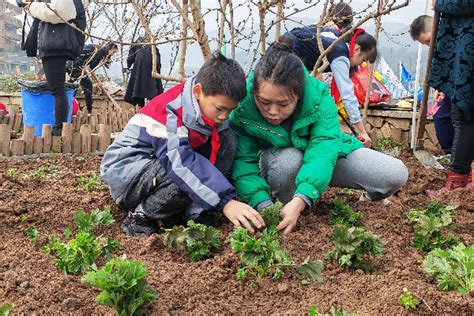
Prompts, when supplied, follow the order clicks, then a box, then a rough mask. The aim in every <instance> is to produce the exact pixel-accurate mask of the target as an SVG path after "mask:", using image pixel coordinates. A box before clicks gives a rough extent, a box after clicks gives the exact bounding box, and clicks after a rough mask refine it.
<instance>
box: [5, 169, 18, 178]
mask: <svg viewBox="0 0 474 316" xmlns="http://www.w3.org/2000/svg"><path fill="white" fill-rule="evenodd" d="M17 175H18V170H17V169H15V168H10V169H8V170H7V176H9V177H10V178H16V177H17Z"/></svg>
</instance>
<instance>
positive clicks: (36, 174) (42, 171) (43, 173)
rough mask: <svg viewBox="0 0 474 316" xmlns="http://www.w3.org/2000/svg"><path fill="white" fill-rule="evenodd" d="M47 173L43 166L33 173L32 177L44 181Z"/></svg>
mask: <svg viewBox="0 0 474 316" xmlns="http://www.w3.org/2000/svg"><path fill="white" fill-rule="evenodd" d="M46 171H47V170H46V167H43V166H41V167H39V168H38V169H36V170H35V171H33V173H32V176H33V177H35V178H36V179H43V178H44V177H45V176H46Z"/></svg>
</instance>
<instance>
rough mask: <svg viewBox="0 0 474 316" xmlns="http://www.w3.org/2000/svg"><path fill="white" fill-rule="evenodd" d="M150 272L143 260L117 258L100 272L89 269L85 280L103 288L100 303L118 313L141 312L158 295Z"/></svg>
mask: <svg viewBox="0 0 474 316" xmlns="http://www.w3.org/2000/svg"><path fill="white" fill-rule="evenodd" d="M148 274H149V273H148V271H147V269H146V268H145V266H144V265H143V263H141V262H140V261H135V260H127V259H125V258H114V259H112V260H110V261H109V262H107V263H106V264H105V266H104V267H103V268H102V269H100V270H99V271H90V272H88V273H87V275H86V276H84V277H83V278H82V279H81V282H83V283H87V284H89V285H91V286H93V287H95V288H97V289H99V290H101V291H102V292H101V293H100V294H99V295H98V296H97V298H96V300H97V302H99V303H100V304H103V305H106V306H109V307H111V308H113V309H114V310H115V313H116V315H118V316H122V315H123V316H129V315H138V314H139V313H138V312H139V310H140V308H141V307H142V306H143V305H145V304H147V303H149V302H151V301H153V300H155V299H156V298H158V293H156V292H155V291H154V290H152V289H150V288H148V284H147V281H146V277H147V276H148Z"/></svg>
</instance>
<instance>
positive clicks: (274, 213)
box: [260, 202, 283, 227]
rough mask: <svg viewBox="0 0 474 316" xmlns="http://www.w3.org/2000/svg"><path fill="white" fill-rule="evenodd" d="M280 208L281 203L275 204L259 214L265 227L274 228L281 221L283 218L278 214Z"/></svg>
mask: <svg viewBox="0 0 474 316" xmlns="http://www.w3.org/2000/svg"><path fill="white" fill-rule="evenodd" d="M282 208H283V204H282V203H281V202H276V203H273V204H272V205H271V206H269V207H266V208H264V209H263V210H262V211H261V212H260V215H261V216H262V218H263V220H264V221H265V225H266V227H276V226H277V225H278V224H279V223H280V222H281V221H282V219H283V217H282V216H281V214H280V211H281V209H282Z"/></svg>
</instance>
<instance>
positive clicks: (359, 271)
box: [355, 269, 364, 275]
mask: <svg viewBox="0 0 474 316" xmlns="http://www.w3.org/2000/svg"><path fill="white" fill-rule="evenodd" d="M355 273H356V274H359V275H363V274H364V270H362V269H357V270H355Z"/></svg>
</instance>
